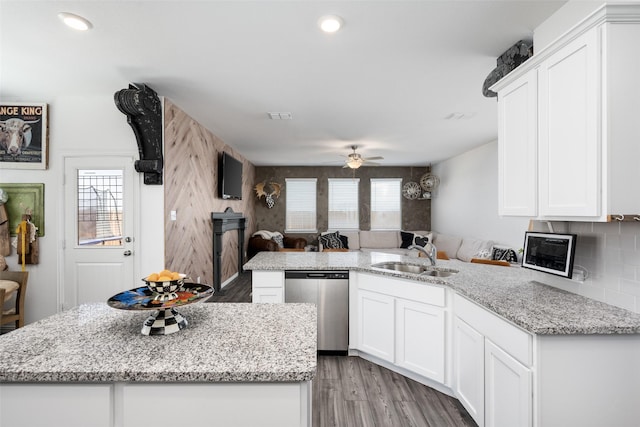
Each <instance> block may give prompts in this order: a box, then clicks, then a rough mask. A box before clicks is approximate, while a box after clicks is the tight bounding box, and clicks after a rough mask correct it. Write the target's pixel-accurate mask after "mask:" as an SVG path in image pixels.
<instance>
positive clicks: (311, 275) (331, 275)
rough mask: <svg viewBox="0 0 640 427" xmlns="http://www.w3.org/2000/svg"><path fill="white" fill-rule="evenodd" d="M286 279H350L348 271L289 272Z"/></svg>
mask: <svg viewBox="0 0 640 427" xmlns="http://www.w3.org/2000/svg"><path fill="white" fill-rule="evenodd" d="M284 278H285V279H309V280H313V279H348V278H349V272H348V271H301V270H297V271H296V270H289V271H285V272H284Z"/></svg>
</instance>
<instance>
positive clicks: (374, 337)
mask: <svg viewBox="0 0 640 427" xmlns="http://www.w3.org/2000/svg"><path fill="white" fill-rule="evenodd" d="M358 303H359V304H358V312H359V316H360V318H359V322H358V336H359V338H360V343H359V348H360V350H362V351H365V352H367V353H369V354H371V355H372V356H376V357H379V358H381V359H384V360H386V361H388V362H392V363H393V343H394V340H393V335H394V330H393V317H394V313H393V312H394V310H393V309H394V307H393V305H394V298H393V297H391V296H389V295H383V294H379V293H376V292H369V291H364V290H360V291H359V292H358Z"/></svg>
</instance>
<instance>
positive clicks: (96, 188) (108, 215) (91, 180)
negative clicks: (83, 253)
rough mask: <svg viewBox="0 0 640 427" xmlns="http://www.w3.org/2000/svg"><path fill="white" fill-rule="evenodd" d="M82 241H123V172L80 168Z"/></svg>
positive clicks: (86, 243)
mask: <svg viewBox="0 0 640 427" xmlns="http://www.w3.org/2000/svg"><path fill="white" fill-rule="evenodd" d="M77 189H78V245H81V246H92V245H100V246H121V245H122V230H123V225H122V199H123V194H122V191H123V173H122V171H121V170H78V186H77Z"/></svg>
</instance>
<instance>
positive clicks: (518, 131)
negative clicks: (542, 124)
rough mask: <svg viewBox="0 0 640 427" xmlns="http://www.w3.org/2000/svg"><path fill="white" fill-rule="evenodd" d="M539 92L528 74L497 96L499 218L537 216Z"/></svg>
mask: <svg viewBox="0 0 640 427" xmlns="http://www.w3.org/2000/svg"><path fill="white" fill-rule="evenodd" d="M537 91H538V88H537V70H535V69H534V70H531V71H529V72H528V73H527V74H525V75H523V76H522V77H521V78H520V79H518V80H517V81H515V82H513V83H511V84H510V85H509V86H507V87H505V88H504V89H502V90H501V91H500V92H499V93H498V185H499V188H498V214H499V215H511V216H536V215H537V214H538V212H537V210H538V203H537V200H538V140H537V128H538V113H537V106H538V93H537Z"/></svg>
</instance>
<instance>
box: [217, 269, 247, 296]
mask: <svg viewBox="0 0 640 427" xmlns="http://www.w3.org/2000/svg"><path fill="white" fill-rule="evenodd" d="M222 290H223V291H224V293H220V294H213V295H212V296H211V298H209V299H208V300H207V302H251V272H250V271H247V272H243V273H240V274H239V275H238V277H236V278H235V279H234V280H233V281H232V282H231V283H229V284H228V285H227V286H225V287H224V288H223V289H222Z"/></svg>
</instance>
